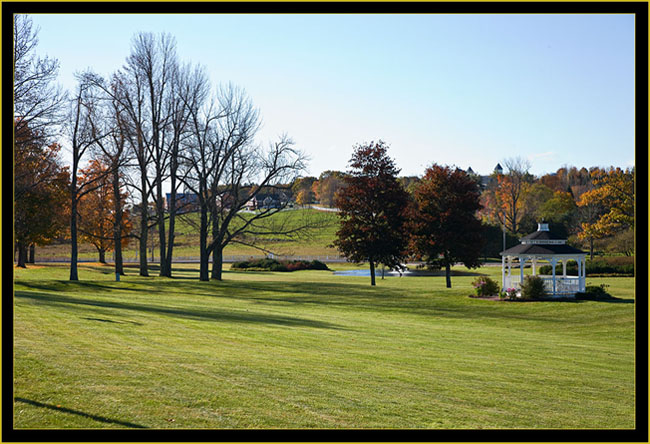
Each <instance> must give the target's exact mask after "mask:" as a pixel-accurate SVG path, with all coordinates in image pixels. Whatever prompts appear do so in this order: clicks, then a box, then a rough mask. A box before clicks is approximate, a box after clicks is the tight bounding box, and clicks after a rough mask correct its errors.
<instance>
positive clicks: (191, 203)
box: [165, 193, 199, 214]
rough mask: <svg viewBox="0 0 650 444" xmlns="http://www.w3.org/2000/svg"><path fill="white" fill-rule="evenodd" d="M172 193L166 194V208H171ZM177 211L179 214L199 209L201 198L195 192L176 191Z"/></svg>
mask: <svg viewBox="0 0 650 444" xmlns="http://www.w3.org/2000/svg"><path fill="white" fill-rule="evenodd" d="M170 200H171V193H167V195H166V196H165V209H166V210H167V211H169V210H170V209H171V203H170ZM175 207H176V212H177V213H178V214H183V213H192V212H194V211H199V198H198V196H197V195H196V194H194V193H176V205H175Z"/></svg>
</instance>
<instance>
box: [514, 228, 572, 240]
mask: <svg viewBox="0 0 650 444" xmlns="http://www.w3.org/2000/svg"><path fill="white" fill-rule="evenodd" d="M521 240H522V241H526V240H566V239H564V238H563V237H562V236H558V235H557V234H555V233H552V232H550V231H540V230H537V231H535V232H534V233H531V234H529V235H528V236H524V237H522V238H521Z"/></svg>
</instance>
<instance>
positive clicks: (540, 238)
mask: <svg viewBox="0 0 650 444" xmlns="http://www.w3.org/2000/svg"><path fill="white" fill-rule="evenodd" d="M566 242H567V240H566V239H563V238H562V237H560V236H557V235H555V234H553V233H552V232H551V231H550V230H549V228H548V224H547V223H545V222H544V221H542V222H541V223H539V224H537V231H536V232H534V233H532V234H529V235H528V236H524V237H523V238H521V244H520V245H517V246H516V247H512V248H508V249H507V250H505V251H502V252H501V283H502V286H503V289H504V290H506V289H508V288H515V289H517V290H521V283H522V282H523V280H524V268H525V266H526V263H527V262H530V265H531V269H532V274H533V276H539V277H540V278H542V279H543V281H544V287H545V288H546V292H547V293H548V295H549V296H551V297H573V296H575V294H576V293H578V292H583V291H585V278H586V273H585V260H586V257H587V254H586V253H585V252H584V251H582V250H578V249H577V248H573V247H571V246H570V245H567V244H566ZM570 261H575V262H576V263H577V264H578V274H577V276H569V275H567V263H568V262H570ZM540 262H546V263H548V264H549V265H551V270H552V272H551V274H550V275H539V274H537V271H538V269H539V264H540ZM513 263H514V264H516V266H518V267H519V273H516V274H513V273H512V268H513ZM560 263H561V264H562V274H561V275H558V273H556V270H555V267H556V266H557V265H558V264H560Z"/></svg>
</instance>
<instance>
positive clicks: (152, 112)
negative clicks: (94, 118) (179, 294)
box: [117, 33, 187, 276]
mask: <svg viewBox="0 0 650 444" xmlns="http://www.w3.org/2000/svg"><path fill="white" fill-rule="evenodd" d="M117 77H118V78H119V82H120V84H121V85H122V94H121V98H120V101H121V103H122V105H123V106H124V107H125V109H126V112H125V117H127V119H126V120H128V122H129V126H130V127H131V131H130V134H131V137H130V138H129V139H128V140H129V145H130V146H131V147H132V150H133V152H134V157H135V159H136V161H137V164H138V167H139V175H140V183H139V186H138V189H139V192H140V195H141V197H142V201H141V204H140V219H141V221H140V236H139V238H140V274H141V275H142V276H147V275H148V270H147V262H146V240H147V238H148V235H147V232H148V229H149V220H150V219H151V216H152V215H150V214H149V205H148V201H149V197H151V198H152V200H153V202H154V209H155V219H154V220H153V222H154V223H156V224H157V225H158V229H157V232H158V245H159V250H160V254H159V260H160V275H161V276H171V261H172V249H173V239H174V219H175V212H176V208H175V205H173V203H174V201H175V197H176V193H177V191H178V186H179V180H178V177H177V172H178V149H179V146H180V141H181V138H182V134H183V132H184V130H185V125H186V123H187V112H186V110H185V106H186V105H185V103H184V102H183V101H182V100H181V98H180V96H179V93H178V90H179V88H181V87H182V86H181V83H182V79H181V78H180V77H181V76H180V68H179V66H178V61H177V56H176V43H175V40H174V39H173V37H171V36H170V35H167V34H161V35H159V36H155V35H153V34H150V33H139V34H137V35H136V36H135V37H134V38H133V41H132V48H131V54H130V55H129V57H128V58H127V63H126V66H125V68H124V70H123V71H122V72H120V73H118V74H117ZM167 180H169V181H170V182H171V191H170V204H172V205H169V208H167V210H168V211H167V212H166V211H165V210H166V209H165V206H166V205H165V202H166V199H165V195H164V194H163V184H164V183H165V181H167ZM168 215H170V216H171V219H170V224H169V232H167V230H166V227H165V222H166V220H167V219H168ZM167 234H168V236H169V237H167Z"/></svg>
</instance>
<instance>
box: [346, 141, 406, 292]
mask: <svg viewBox="0 0 650 444" xmlns="http://www.w3.org/2000/svg"><path fill="white" fill-rule="evenodd" d="M387 150H388V145H386V144H385V143H384V142H382V141H381V140H380V141H378V142H377V143H375V142H370V143H369V144H364V145H357V146H355V147H354V153H353V154H352V159H351V160H350V167H351V170H350V171H349V172H348V175H346V176H345V178H344V181H345V185H346V187H345V188H343V189H342V190H340V191H339V193H338V194H337V195H336V197H335V200H334V203H335V205H336V207H338V208H339V209H340V212H339V213H338V215H339V217H340V220H341V225H340V228H339V230H338V231H337V232H336V236H337V239H336V240H335V241H334V245H335V246H336V247H338V249H339V250H340V251H341V252H342V253H343V254H344V255H345V256H346V257H347V259H348V260H349V261H354V262H364V261H368V262H369V263H370V285H375V265H376V264H384V265H386V266H387V267H389V268H399V269H401V267H402V265H401V263H402V262H403V260H404V257H405V250H406V245H407V240H408V238H407V235H406V229H405V225H406V222H407V206H408V202H409V195H408V193H407V192H406V191H405V190H404V188H403V187H402V185H401V184H400V183H399V182H398V180H397V174H398V173H399V170H398V169H397V168H396V167H395V164H394V162H393V160H392V159H391V158H390V157H388V155H387V154H386V151H387Z"/></svg>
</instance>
